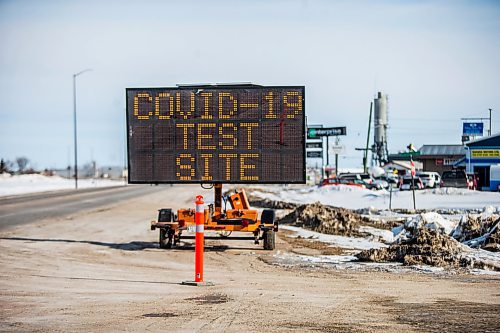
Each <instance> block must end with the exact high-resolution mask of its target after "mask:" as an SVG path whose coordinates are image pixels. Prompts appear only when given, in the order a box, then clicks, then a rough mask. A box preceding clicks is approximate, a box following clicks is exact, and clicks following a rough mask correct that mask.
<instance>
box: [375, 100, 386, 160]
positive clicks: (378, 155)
mask: <svg viewBox="0 0 500 333" xmlns="http://www.w3.org/2000/svg"><path fill="white" fill-rule="evenodd" d="M374 104H375V115H374V119H373V125H374V126H373V127H374V134H375V135H374V144H373V147H372V148H373V149H372V151H373V153H374V154H373V155H372V156H373V159H374V160H375V161H376V162H378V163H377V164H378V165H382V164H383V163H384V162H386V161H387V157H388V149H387V127H388V123H389V119H388V116H387V95H385V94H382V93H381V92H378V93H377V98H375V101H374Z"/></svg>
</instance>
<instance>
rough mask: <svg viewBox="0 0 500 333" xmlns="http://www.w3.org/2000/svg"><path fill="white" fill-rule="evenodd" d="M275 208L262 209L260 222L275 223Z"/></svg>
mask: <svg viewBox="0 0 500 333" xmlns="http://www.w3.org/2000/svg"><path fill="white" fill-rule="evenodd" d="M274 218H275V214H274V210H272V209H264V210H263V211H262V215H261V216H260V223H262V224H274Z"/></svg>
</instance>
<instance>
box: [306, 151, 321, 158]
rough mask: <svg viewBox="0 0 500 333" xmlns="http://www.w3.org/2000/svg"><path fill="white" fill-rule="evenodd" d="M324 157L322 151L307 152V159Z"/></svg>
mask: <svg viewBox="0 0 500 333" xmlns="http://www.w3.org/2000/svg"><path fill="white" fill-rule="evenodd" d="M322 157H323V152H322V151H308V152H307V158H322Z"/></svg>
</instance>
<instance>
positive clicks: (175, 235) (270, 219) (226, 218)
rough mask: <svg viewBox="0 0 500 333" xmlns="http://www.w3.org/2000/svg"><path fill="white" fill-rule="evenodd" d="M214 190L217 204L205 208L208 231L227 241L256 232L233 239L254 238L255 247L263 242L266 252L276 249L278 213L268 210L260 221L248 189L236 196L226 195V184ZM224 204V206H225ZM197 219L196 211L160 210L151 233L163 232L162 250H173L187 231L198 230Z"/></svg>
mask: <svg viewBox="0 0 500 333" xmlns="http://www.w3.org/2000/svg"><path fill="white" fill-rule="evenodd" d="M213 188H214V192H215V202H214V204H210V205H208V208H207V209H205V214H204V217H205V221H204V222H205V223H204V229H205V230H209V231H218V232H219V233H220V235H221V236H222V237H226V238H227V237H229V235H230V234H231V232H233V231H240V232H248V233H252V234H253V237H237V238H236V237H233V238H231V239H252V240H254V242H255V244H259V242H260V241H263V247H264V249H265V250H274V248H275V237H276V236H275V233H276V232H277V231H278V224H277V222H276V221H275V214H274V210H271V209H264V210H263V211H262V214H261V216H260V219H259V216H258V215H259V214H258V211H257V210H255V209H251V208H250V204H249V202H248V198H247V196H246V193H245V190H244V189H239V190H237V191H236V192H235V193H234V194H232V195H228V196H222V184H214V186H213ZM223 201H224V203H225V204H224V207H222V202H223ZM227 204H229V205H230V209H227ZM194 217H195V210H194V209H179V210H178V211H177V214H174V213H173V212H172V210H171V209H170V208H162V209H160V210H159V213H158V220H157V221H152V222H151V230H155V229H159V232H160V235H159V244H160V247H161V248H165V249H169V248H171V247H172V246H175V245H177V244H178V243H179V242H180V240H181V237H182V232H183V231H192V230H194V228H195V218H194ZM184 238H192V237H184ZM205 238H210V237H205Z"/></svg>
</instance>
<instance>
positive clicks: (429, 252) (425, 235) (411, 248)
mask: <svg viewBox="0 0 500 333" xmlns="http://www.w3.org/2000/svg"><path fill="white" fill-rule="evenodd" d="M468 251H469V249H468V248H467V247H466V246H464V245H462V244H460V243H459V242H458V241H456V240H455V239H454V238H452V237H450V236H448V235H444V234H441V233H439V232H438V231H436V230H431V229H427V228H419V229H417V230H416V231H415V233H414V234H413V237H412V238H410V239H409V240H406V241H403V242H401V243H400V244H394V245H391V246H390V247H388V248H381V249H370V250H364V251H361V252H360V253H358V254H357V255H356V257H357V258H358V259H360V260H362V261H373V262H387V261H393V262H394V261H395V262H401V263H403V265H407V266H409V265H429V266H437V267H447V268H460V267H463V268H470V269H472V268H476V269H477V268H480V269H487V270H494V271H500V264H499V263H498V260H493V261H492V260H485V259H484V258H482V257H479V256H471V255H468V253H467V252H468Z"/></svg>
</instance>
